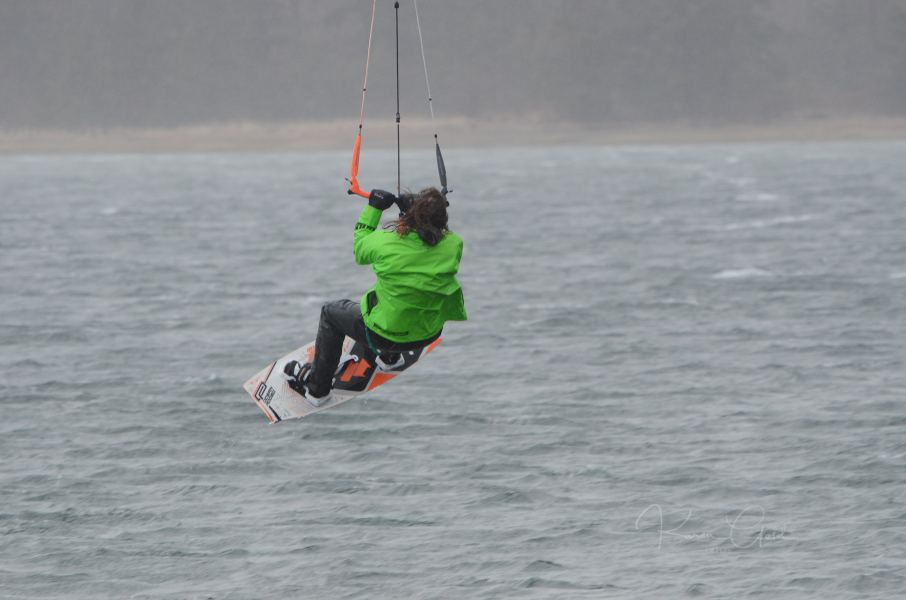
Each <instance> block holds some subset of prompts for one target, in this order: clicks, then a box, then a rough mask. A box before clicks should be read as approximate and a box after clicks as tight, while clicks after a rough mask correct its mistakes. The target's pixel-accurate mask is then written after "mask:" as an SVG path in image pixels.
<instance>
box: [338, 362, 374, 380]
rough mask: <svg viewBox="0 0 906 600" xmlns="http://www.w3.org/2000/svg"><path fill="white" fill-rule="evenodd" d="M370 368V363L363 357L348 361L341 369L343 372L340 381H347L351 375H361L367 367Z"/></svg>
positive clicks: (366, 370)
mask: <svg viewBox="0 0 906 600" xmlns="http://www.w3.org/2000/svg"><path fill="white" fill-rule="evenodd" d="M370 368H371V364H369V363H368V361H367V360H365V359H364V358H363V359H361V360H359V361H357V362H353V363H350V364H349V365H348V366H347V367H346V369H344V370H343V374H342V375H341V376H340V381H346V382H348V381H349V380H351V379H352V378H353V377H362V376H364V375H365V373H366V372H368V369H370Z"/></svg>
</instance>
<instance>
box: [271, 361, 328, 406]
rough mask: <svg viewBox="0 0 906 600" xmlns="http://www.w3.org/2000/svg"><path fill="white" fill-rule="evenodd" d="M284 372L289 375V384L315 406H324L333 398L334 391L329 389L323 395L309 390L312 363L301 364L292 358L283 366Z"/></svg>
mask: <svg viewBox="0 0 906 600" xmlns="http://www.w3.org/2000/svg"><path fill="white" fill-rule="evenodd" d="M283 373H284V375H286V377H287V382H286V383H287V385H289V387H290V388H292V389H293V391H295V392H296V393H297V394H299V395H301V396H303V397H304V398H305V399H306V400H307V401H308V403H309V404H311V405H312V406H314V407H315V408H318V407H321V406H324V405H325V404H327V403H328V402H330V401H331V400H333V391H332V390H328V392H327V393H326V394H324V395H323V396H315V395H314V394H312V393H311V392H310V391H308V378H309V377H310V376H311V363H305V364H300V363H299V361H297V360H291V361H289V362H288V363H286V366H285V367H283Z"/></svg>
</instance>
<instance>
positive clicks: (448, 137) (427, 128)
mask: <svg viewBox="0 0 906 600" xmlns="http://www.w3.org/2000/svg"><path fill="white" fill-rule="evenodd" d="M438 130H439V132H440V139H441V143H442V145H443V146H444V147H445V148H447V147H476V146H477V147H494V146H546V145H572V144H576V145H607V144H630V145H631V144H639V145H646V144H711V143H733V142H780V141H790V142H820V141H828V142H830V141H869V140H906V118H884V119H881V118H848V119H821V120H799V121H788V122H783V123H772V124H767V125H734V126H715V127H692V126H687V125H663V126H661V125H643V126H596V125H587V124H577V123H552V122H550V121H546V120H543V119H540V118H520V119H497V120H475V119H465V118H451V119H444V120H442V121H439V122H438ZM402 131H403V133H402V136H403V143H404V144H405V145H408V146H409V147H416V146H417V145H419V144H422V145H428V146H430V145H431V144H432V133H433V130H432V128H431V124H430V122H429V121H428V120H416V119H410V120H406V121H404V123H403V130H402ZM355 133H356V124H355V123H353V122H351V121H325V122H295V123H285V124H272V123H251V122H249V123H227V124H214V125H198V126H188V127H177V128H172V129H111V130H103V131H100V130H99V131H91V132H70V131H55V130H31V131H0V154H56V153H63V154H65V153H88V154H91V153H140V152H149V153H153V152H161V153H165V152H166V153H169V152H293V151H309V150H342V149H347V148H349V147H351V145H352V141H353V139H354V137H355ZM365 133H366V145H368V146H371V147H393V146H394V145H395V143H396V128H395V125H394V124H393V123H386V122H367V123H366V130H365Z"/></svg>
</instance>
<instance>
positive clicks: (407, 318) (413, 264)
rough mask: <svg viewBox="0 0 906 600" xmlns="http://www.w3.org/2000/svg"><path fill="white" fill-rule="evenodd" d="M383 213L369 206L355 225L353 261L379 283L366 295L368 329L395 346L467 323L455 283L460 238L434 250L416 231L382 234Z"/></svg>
mask: <svg viewBox="0 0 906 600" xmlns="http://www.w3.org/2000/svg"><path fill="white" fill-rule="evenodd" d="M380 222H381V211H379V210H378V209H376V208H374V207H372V206H366V207H365V208H364V209H363V210H362V214H361V215H359V221H358V223H356V226H355V238H354V241H353V250H354V251H355V261H356V262H357V263H358V264H360V265H371V268H372V270H373V271H374V273H375V275H377V283H376V284H375V285H374V287H372V288H371V289H370V290H368V291H367V292H365V295H364V296H362V302H361V305H362V317H363V318H364V319H365V325H367V326H368V328H369V329H371V330H372V331H374V332H375V333H377V334H378V335H380V336H382V337H384V338H387V339H388V340H391V341H394V342H400V343H405V342H415V341H419V340H424V339H427V338H430V337H431V336H433V335H435V334H437V333H438V332H439V331H440V330H441V328H442V327H443V326H444V323H445V322H446V321H465V320H466V309H465V303H464V300H463V296H462V288H461V287H460V286H459V282H458V281H456V272H457V271H458V270H459V260H460V259H461V258H462V238H460V237H459V236H458V235H456V234H455V233H453V232H448V233H447V234H446V235H445V236H444V238H443V239H442V240H441V241H440V242H438V244H437V245H436V246H428V245H427V244H425V243H424V242H423V241H422V240H421V239H420V238H419V237H418V234H416V233H415V232H410V233H408V234H407V235H405V236H400V235H399V234H398V233H396V232H395V231H386V230H378V229H377V226H378V224H380Z"/></svg>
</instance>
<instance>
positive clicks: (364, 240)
mask: <svg viewBox="0 0 906 600" xmlns="http://www.w3.org/2000/svg"><path fill="white" fill-rule="evenodd" d="M380 222H381V211H379V210H378V209H376V208H374V207H373V206H366V207H365V208H363V209H362V213H361V214H360V215H359V220H358V222H357V223H356V224H355V235H354V236H353V241H352V250H353V252H354V253H355V261H356V263H358V264H360V265H367V264H371V263H373V262H374V259H375V258H376V255H377V253H376V250H377V244H376V242H377V241H378V236H374V235H371V234H373V233H374V232H375V230H376V229H377V226H378V224H379V223H380Z"/></svg>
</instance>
